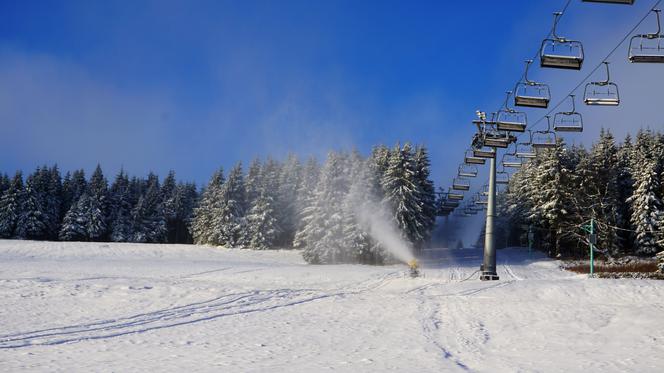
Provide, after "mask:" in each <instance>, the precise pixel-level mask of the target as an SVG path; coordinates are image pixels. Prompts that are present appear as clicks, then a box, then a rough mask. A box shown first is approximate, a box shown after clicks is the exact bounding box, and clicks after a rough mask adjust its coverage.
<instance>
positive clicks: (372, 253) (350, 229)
mask: <svg viewBox="0 0 664 373" xmlns="http://www.w3.org/2000/svg"><path fill="white" fill-rule="evenodd" d="M349 162H350V166H351V168H350V177H349V179H350V188H349V191H348V194H347V195H346V197H345V199H344V204H343V217H342V224H343V240H342V242H343V247H344V249H345V250H346V251H347V252H348V254H347V256H348V258H349V259H352V260H353V261H355V262H359V263H363V264H380V263H383V262H384V260H385V259H386V258H385V252H384V250H383V249H382V248H381V246H380V245H379V244H378V243H377V242H374V241H373V240H372V239H371V236H370V235H369V230H370V227H369V226H368V222H367V221H366V220H367V216H360V215H361V214H363V213H370V214H375V213H379V211H375V212H374V211H372V210H375V209H377V207H378V206H380V199H379V198H378V197H377V196H376V194H375V189H374V188H375V186H376V184H377V183H378V181H377V175H376V174H375V171H374V169H373V168H372V167H371V165H370V163H371V161H370V160H363V159H362V157H361V156H360V155H359V153H357V152H356V151H354V152H352V153H351V155H350V157H349ZM368 211H371V212H368Z"/></svg>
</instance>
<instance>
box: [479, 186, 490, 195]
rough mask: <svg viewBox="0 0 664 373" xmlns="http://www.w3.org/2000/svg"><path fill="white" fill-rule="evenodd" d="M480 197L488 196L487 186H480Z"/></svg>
mask: <svg viewBox="0 0 664 373" xmlns="http://www.w3.org/2000/svg"><path fill="white" fill-rule="evenodd" d="M480 194H481V195H483V196H488V195H489V185H488V184H487V185H484V186H482V191H481V192H480Z"/></svg>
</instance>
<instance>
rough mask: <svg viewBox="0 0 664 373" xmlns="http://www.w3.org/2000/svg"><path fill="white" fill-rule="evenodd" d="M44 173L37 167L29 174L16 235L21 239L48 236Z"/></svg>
mask: <svg viewBox="0 0 664 373" xmlns="http://www.w3.org/2000/svg"><path fill="white" fill-rule="evenodd" d="M41 176H42V173H41V171H40V169H37V170H36V171H35V172H34V173H33V174H31V175H30V176H28V178H27V180H26V183H25V189H24V193H23V197H22V198H21V208H20V210H21V214H20V215H19V218H18V222H17V223H16V224H17V227H16V236H17V237H18V238H21V239H31V240H43V239H46V238H47V234H48V226H47V221H48V220H47V216H46V213H45V212H44V194H43V192H42V191H43V188H44V185H43V183H42V177H41Z"/></svg>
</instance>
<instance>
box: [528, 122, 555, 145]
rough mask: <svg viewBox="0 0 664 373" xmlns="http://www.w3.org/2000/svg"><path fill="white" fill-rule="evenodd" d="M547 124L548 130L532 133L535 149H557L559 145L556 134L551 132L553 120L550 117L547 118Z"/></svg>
mask: <svg viewBox="0 0 664 373" xmlns="http://www.w3.org/2000/svg"><path fill="white" fill-rule="evenodd" d="M546 122H547V127H546V130H544V131H533V132H532V135H533V136H532V147H533V148H535V149H551V148H555V147H556V145H557V143H558V137H557V136H556V133H555V132H553V131H551V120H550V117H549V116H548V115H547V116H546Z"/></svg>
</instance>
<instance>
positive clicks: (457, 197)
mask: <svg viewBox="0 0 664 373" xmlns="http://www.w3.org/2000/svg"><path fill="white" fill-rule="evenodd" d="M447 200H448V201H461V200H463V193H459V192H457V191H456V190H455V189H453V188H451V187H450V189H449V192H448V193H447Z"/></svg>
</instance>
